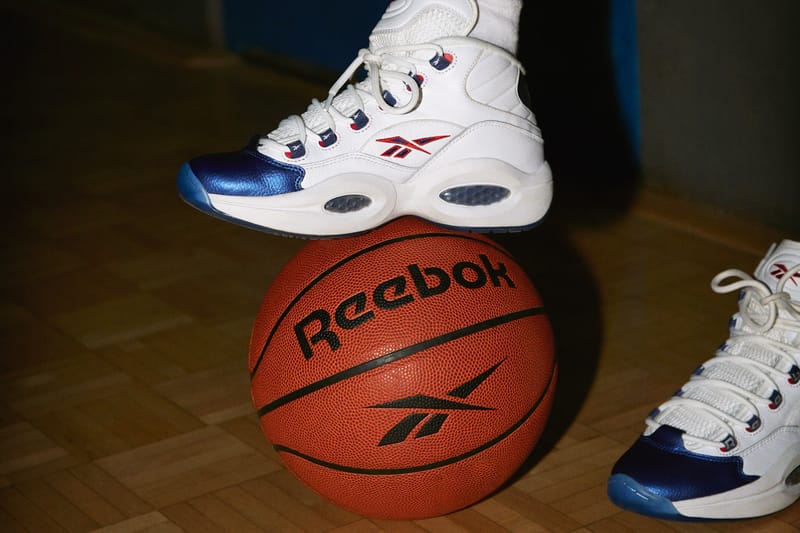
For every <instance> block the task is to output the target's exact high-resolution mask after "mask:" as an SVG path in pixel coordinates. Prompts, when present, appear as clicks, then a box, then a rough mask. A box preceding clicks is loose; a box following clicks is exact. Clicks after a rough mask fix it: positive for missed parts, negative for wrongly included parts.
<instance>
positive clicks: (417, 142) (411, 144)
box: [376, 135, 450, 159]
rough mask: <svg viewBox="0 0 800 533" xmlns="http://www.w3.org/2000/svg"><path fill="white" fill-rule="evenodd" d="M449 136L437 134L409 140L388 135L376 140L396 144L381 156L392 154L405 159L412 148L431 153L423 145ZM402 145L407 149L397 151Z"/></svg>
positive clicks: (390, 155)
mask: <svg viewBox="0 0 800 533" xmlns="http://www.w3.org/2000/svg"><path fill="white" fill-rule="evenodd" d="M448 137H450V136H449V135H436V136H433V137H422V138H420V139H414V140H413V141H409V140H408V139H405V138H403V137H399V136H398V137H387V138H385V139H376V142H379V143H388V144H393V145H394V146H393V147H392V148H389V149H388V150H386V151H385V152H383V153H382V154H381V156H383V157H392V156H394V157H395V158H397V159H404V158H405V157H407V156H408V155H409V154H410V153H411V152H412V150H416V151H418V152H422V153H423V154H428V155H431V153H430V152H429V151H427V150H425V149H424V148H422V147H423V146H425V145H426V144H430V143H432V142H435V141H440V140H442V139H447V138H448ZM401 147H404V148H405V150H403V151H401V152H400V153H397V152H398V150H399V149H400V148H401Z"/></svg>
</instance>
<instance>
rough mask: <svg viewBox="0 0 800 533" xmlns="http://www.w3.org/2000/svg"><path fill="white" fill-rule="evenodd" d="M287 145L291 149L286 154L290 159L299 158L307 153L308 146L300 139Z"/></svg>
mask: <svg viewBox="0 0 800 533" xmlns="http://www.w3.org/2000/svg"><path fill="white" fill-rule="evenodd" d="M286 147H287V148H288V149H289V151H288V152H286V153H285V155H286V157H287V158H289V159H297V158H300V157H303V156H304V155H306V147H305V146H304V145H303V143H302V142H300V141H294V142H290V143H289V144H287V145H286Z"/></svg>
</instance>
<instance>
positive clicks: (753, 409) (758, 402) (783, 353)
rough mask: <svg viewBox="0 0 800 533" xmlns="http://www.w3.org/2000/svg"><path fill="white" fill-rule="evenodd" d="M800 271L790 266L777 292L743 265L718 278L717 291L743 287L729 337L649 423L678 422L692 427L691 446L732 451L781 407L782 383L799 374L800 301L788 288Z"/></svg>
mask: <svg viewBox="0 0 800 533" xmlns="http://www.w3.org/2000/svg"><path fill="white" fill-rule="evenodd" d="M798 272H800V265H796V266H795V267H794V268H792V269H790V270H789V271H788V273H786V274H785V275H784V277H783V278H781V280H780V282H779V283H778V285H777V287H776V290H775V292H774V293H773V292H772V291H771V290H770V288H769V286H768V285H767V284H766V283H764V282H762V281H759V280H757V279H753V278H752V277H750V276H749V275H748V274H746V273H744V272H742V271H740V270H726V271H724V272H721V273H719V274H718V275H717V276H716V277H714V279H713V280H712V282H711V288H712V289H713V290H714V292H716V293H720V294H722V293H729V292H733V291H737V290H741V291H743V292H742V296H741V298H740V301H739V312H738V313H737V314H736V315H734V316H733V318H732V319H731V334H730V338H729V339H728V340H727V341H726V342H725V343H724V344H723V345H722V346H720V348H719V349H718V350H717V353H716V357H714V358H713V359H710V360H709V361H707V362H706V363H704V364H703V365H702V366H701V367H700V368H699V369H698V370H697V371H695V374H694V375H693V376H692V378H691V379H690V381H689V382H688V383H686V384H685V385H684V386H683V388H682V389H681V391H680V392H679V393H677V394H676V396H673V397H672V398H671V399H670V400H668V401H666V402H665V403H663V404H662V405H661V406H659V408H658V409H656V410H655V411H654V412H653V413H652V414H651V415H650V417H648V419H647V421H646V423H647V425H648V426H649V428H650V429H652V430H655V429H657V428H658V427H659V426H662V425H668V426H672V427H674V428H677V429H680V430H682V431H684V432H685V435H684V441H685V442H686V444H687V447H693V446H697V447H700V446H705V445H712V446H713V445H716V446H719V447H720V449H721V450H722V451H730V450H732V449H734V448H735V447H736V446H737V444H738V439H737V434H741V432H743V431H745V432H747V431H749V432H753V431H757V430H758V428H759V427H760V426H761V421H762V418H761V413H762V412H766V410H769V409H779V408H780V407H781V404H782V402H783V396H782V393H781V389H782V387H785V386H786V383H787V380H788V383H791V384H794V383H796V381H797V380H798V379H800V305H799V304H798V303H797V302H792V299H791V297H790V295H789V293H788V292H785V291H784V287H785V285H786V283H787V282H788V281H789V280H790V279H791V278H792V276H793V275H794V274H797V273H798ZM731 278H733V279H734V281H731V282H729V283H727V284H723V282H725V281H726V280H729V279H731Z"/></svg>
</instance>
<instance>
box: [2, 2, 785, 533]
mask: <svg viewBox="0 0 800 533" xmlns="http://www.w3.org/2000/svg"><path fill="white" fill-rule="evenodd" d="M18 4H21V5H17V6H16V7H15V8H14V10H13V11H12V10H10V8H8V7H5V8H0V20H2V22H0V26H1V27H2V32H0V35H3V36H4V39H3V48H4V52H3V56H4V58H3V61H4V62H5V63H6V65H5V68H4V72H5V76H4V81H3V83H2V84H3V89H4V93H5V94H6V98H5V102H6V105H5V106H4V109H3V111H2V116H3V123H4V126H3V130H4V132H3V133H4V134H3V141H2V145H3V162H2V165H3V169H4V171H3V178H4V179H3V186H4V198H6V200H5V206H4V207H3V209H2V213H3V217H4V218H5V223H4V227H5V230H4V232H3V239H2V247H1V248H0V254H1V257H2V258H1V259H0V339H2V344H1V346H2V349H1V350H0V353H2V357H0V391H1V392H0V530H2V531H7V532H16V531H34V532H44V531H91V530H102V531H121V532H133V531H180V530H185V531H234V532H239V531H352V532H362V531H389V532H407V531H408V532H410V531H431V532H456V531H596V532H605V531H648V532H651V533H655V532H658V531H737V530H743V531H756V530H758V531H795V530H798V529H800V506H797V505H795V506H794V507H791V508H789V509H787V510H786V511H784V512H782V513H779V514H776V515H774V516H771V517H767V518H763V519H759V520H751V521H743V522H731V523H712V524H681V523H669V522H661V521H656V520H651V519H647V518H643V517H640V516H637V515H634V514H630V513H626V512H623V511H621V510H619V509H617V508H616V507H614V506H613V505H612V504H611V503H610V502H609V501H608V500H607V498H606V495H605V481H606V478H607V476H608V473H609V469H610V468H611V466H612V464H613V463H614V461H615V460H616V459H617V457H618V456H619V455H620V454H621V453H622V452H623V451H624V450H625V449H626V448H627V447H628V446H629V445H630V444H631V443H632V442H633V440H634V439H635V438H636V436H637V435H638V433H639V432H640V431H641V430H642V428H643V419H644V417H645V415H646V414H647V413H648V412H649V411H650V410H651V409H652V408H653V407H654V406H655V405H657V404H658V403H659V402H660V401H662V400H664V399H666V398H667V397H668V396H669V395H670V394H671V393H672V392H673V391H674V390H675V389H676V388H677V387H678V386H679V385H680V384H681V383H683V382H684V381H685V379H686V378H687V377H688V375H689V373H690V372H691V370H692V369H693V368H694V367H695V366H696V365H697V364H698V363H700V362H701V361H702V360H704V359H705V358H707V357H708V356H709V355H710V354H711V353H712V350H713V349H714V348H715V347H716V346H717V345H718V344H719V342H721V340H723V339H724V337H725V334H726V323H727V319H728V316H729V315H730V314H731V313H732V312H733V310H734V307H735V301H734V300H735V297H733V296H730V297H726V296H716V295H713V294H712V293H711V291H710V290H709V288H708V283H709V280H710V279H711V277H712V276H713V275H714V274H716V273H717V272H718V271H720V270H723V269H725V268H731V267H738V268H742V269H745V270H752V269H753V268H754V266H755V264H756V262H757V261H758V259H759V258H760V257H761V256H762V255H763V253H764V252H765V250H766V248H767V246H768V245H769V244H770V243H771V242H772V241H773V240H777V239H780V238H782V236H781V235H780V234H779V233H778V232H776V231H774V230H771V229H769V228H763V227H759V226H758V225H755V224H751V223H749V222H747V221H741V220H736V219H733V218H729V217H726V216H724V215H722V214H719V213H716V212H714V211H711V210H708V209H706V208H703V207H698V206H694V205H691V204H688V203H682V202H678V201H675V200H671V199H668V198H663V197H660V196H658V195H654V194H651V193H646V192H640V193H639V194H638V195H637V197H636V201H635V202H634V204H633V205H632V206H631V207H630V209H627V210H625V211H624V212H618V213H611V216H600V217H599V219H598V220H596V221H594V222H588V221H587V220H588V219H587V217H580V216H573V215H576V211H578V210H577V209H576V210H570V206H568V205H567V206H563V207H558V208H556V212H555V213H554V214H553V216H552V217H550V219H548V221H547V222H546V223H545V224H543V225H542V226H541V227H540V228H538V229H536V230H535V231H532V232H529V233H524V234H518V235H510V236H502V237H499V238H498V240H500V241H501V242H502V243H503V244H504V245H505V246H507V247H509V248H510V249H511V250H512V251H513V252H514V253H515V254H516V255H517V256H518V258H519V260H520V262H521V263H523V264H524V265H525V267H526V268H527V269H528V271H529V272H530V274H531V276H532V278H533V279H534V281H535V282H536V284H537V285H538V286H539V287H540V289H541V292H542V293H543V296H544V299H545V302H546V303H547V305H548V308H549V312H550V315H551V318H552V321H553V324H554V329H555V333H556V338H557V342H558V353H559V358H560V360H561V366H562V374H561V378H560V384H559V393H558V399H557V404H556V408H555V411H554V413H553V415H552V417H551V420H550V424H549V425H548V428H547V431H546V433H545V435H544V437H543V439H542V441H541V443H540V444H539V446H538V448H537V451H536V453H535V454H534V457H532V459H531V461H530V465H529V469H528V470H527V471H526V472H525V473H524V474H523V475H521V476H520V477H519V478H518V479H516V480H515V482H514V483H513V484H511V485H510V486H508V487H506V488H505V489H503V490H502V491H501V492H499V493H497V494H496V495H494V496H493V497H491V498H490V499H488V500H486V501H483V502H481V503H479V504H477V505H474V506H473V507H470V508H468V509H465V510H463V511H460V512H457V513H455V514H452V515H450V516H445V517H440V518H433V519H429V520H419V521H414V522H391V521H381V520H373V519H368V518H366V517H362V516H358V515H355V514H353V513H350V512H347V511H343V510H341V509H339V508H337V507H335V506H333V505H331V504H329V503H327V502H326V501H324V500H322V499H320V498H319V497H318V496H316V495H315V494H314V493H312V492H311V491H309V490H308V489H306V488H305V487H304V486H303V485H302V484H300V483H299V482H298V481H296V480H295V479H294V478H293V477H292V475H291V474H289V473H288V472H287V471H286V470H285V469H284V468H283V467H282V466H281V464H280V461H279V459H278V457H277V455H276V454H275V453H274V452H273V451H272V449H271V447H270V446H269V445H268V444H267V442H266V441H265V439H264V438H263V436H262V435H261V433H260V429H259V427H258V424H257V418H256V416H255V414H254V411H253V408H252V406H251V404H250V399H249V389H248V386H249V384H248V375H247V367H246V365H247V361H246V351H247V341H248V337H249V330H250V326H251V321H252V319H253V317H254V315H255V312H256V310H257V308H258V305H259V303H260V300H261V296H262V295H263V292H264V290H265V289H266V288H267V286H268V285H269V283H270V280H271V279H272V277H273V276H274V274H275V273H276V271H277V269H279V268H280V267H281V266H282V264H283V263H284V262H285V261H286V260H287V259H288V258H289V257H291V256H292V254H293V253H295V252H296V251H297V250H298V249H299V248H300V247H301V246H302V244H303V243H302V241H298V240H290V239H283V238H279V237H273V236H269V235H264V234H260V233H258V232H254V231H250V230H247V229H242V228H238V227H235V226H233V225H231V224H226V223H223V222H219V221H216V220H212V219H211V218H209V217H207V216H205V215H202V214H200V213H198V212H196V211H194V210H192V209H190V208H189V207H187V206H186V205H183V204H182V203H181V202H180V201H179V199H178V197H177V195H176V192H175V187H174V178H175V175H176V172H177V169H178V166H179V165H180V164H181V163H182V162H183V161H185V160H186V159H187V158H189V157H191V156H193V155H197V154H200V153H206V152H211V151H221V150H225V149H231V150H232V149H237V148H238V147H239V146H240V145H241V144H242V143H243V142H244V141H245V140H246V136H247V135H249V134H250V132H254V131H259V130H265V129H267V128H269V127H270V126H271V125H274V124H276V123H277V121H278V120H279V119H280V118H283V117H284V116H286V115H287V114H289V113H290V112H296V111H297V110H300V109H304V107H305V106H306V105H307V102H308V101H309V100H310V98H311V97H313V96H320V95H321V94H324V90H325V88H324V87H320V86H319V85H318V84H314V83H309V82H303V81H301V80H298V79H295V78H292V77H291V76H288V75H283V74H280V73H276V72H271V71H269V70H267V69H264V68H255V67H252V66H247V65H243V64H241V63H239V62H238V61H236V60H234V59H232V58H229V57H225V56H218V55H214V54H210V55H203V54H199V53H197V52H196V51H194V50H185V49H182V48H180V47H176V46H175V45H172V44H171V43H166V42H161V41H159V40H158V39H156V38H154V37H152V36H141V35H138V34H137V33H136V32H135V31H133V30H131V29H130V28H120V27H117V26H115V25H113V24H111V23H107V21H98V20H97V19H95V18H93V16H92V15H89V14H87V13H81V12H77V11H69V12H66V11H65V10H64V9H63V8H59V7H58V6H59V5H62V4H55V3H54V4H53V6H50V8H49V9H48V10H43V9H41V7H42V4H41V3H40V2H30V3H18ZM581 211H583V209H581ZM598 211H602V209H598ZM602 214H603V213H601V215H602ZM606 214H607V213H606Z"/></svg>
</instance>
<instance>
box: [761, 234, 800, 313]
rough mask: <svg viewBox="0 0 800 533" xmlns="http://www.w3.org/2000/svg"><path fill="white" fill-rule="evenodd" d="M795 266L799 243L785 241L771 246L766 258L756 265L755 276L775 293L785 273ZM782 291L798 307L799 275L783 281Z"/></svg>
mask: <svg viewBox="0 0 800 533" xmlns="http://www.w3.org/2000/svg"><path fill="white" fill-rule="evenodd" d="M797 265H800V242H794V241H789V240H785V241H783V242H782V243H780V244H779V245H774V244H773V245H772V248H770V250H769V252H767V256H766V257H765V258H764V259H763V260H762V261H761V264H759V265H758V268H757V269H756V272H755V276H756V278H758V279H760V280H761V281H763V282H764V283H766V284H767V285H768V286H769V288H770V289H772V291H773V292H775V291H776V290H777V287H778V284H779V283H780V282H781V280H783V279H784V278H785V277H786V273H787V272H788V271H789V270H791V269H792V268H794V267H795V266H797ZM783 290H784V292H788V293H789V295H790V296H791V297H792V301H794V302H795V303H796V304H797V305H798V306H800V273H796V274H794V275H793V276H792V278H791V279H787V280H785V281H784V283H783Z"/></svg>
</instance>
